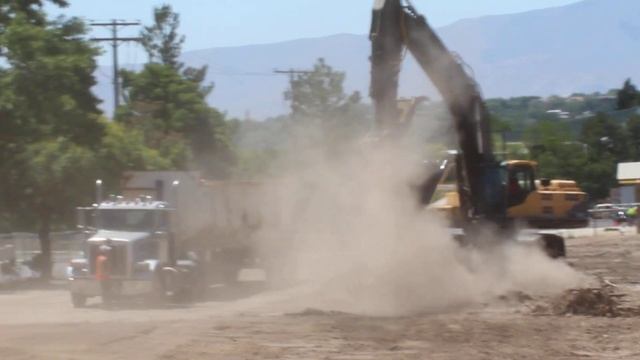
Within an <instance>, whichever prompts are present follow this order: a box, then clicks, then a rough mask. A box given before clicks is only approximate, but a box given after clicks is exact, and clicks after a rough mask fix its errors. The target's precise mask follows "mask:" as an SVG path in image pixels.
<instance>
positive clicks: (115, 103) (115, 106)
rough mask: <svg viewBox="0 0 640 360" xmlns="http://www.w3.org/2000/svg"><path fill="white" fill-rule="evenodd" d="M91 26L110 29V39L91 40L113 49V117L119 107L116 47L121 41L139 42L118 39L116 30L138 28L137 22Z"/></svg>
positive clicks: (94, 24)
mask: <svg viewBox="0 0 640 360" xmlns="http://www.w3.org/2000/svg"><path fill="white" fill-rule="evenodd" d="M89 25H91V26H106V27H111V37H108V38H91V40H92V41H96V42H104V41H108V42H111V46H112V48H113V114H114V115H115V113H116V110H118V106H120V81H119V77H118V76H119V72H120V69H119V68H118V46H119V45H120V44H119V43H120V42H123V41H141V40H142V38H140V37H118V28H119V27H120V26H139V25H140V22H139V21H124V20H115V19H114V20H111V21H110V22H92V23H90V24H89Z"/></svg>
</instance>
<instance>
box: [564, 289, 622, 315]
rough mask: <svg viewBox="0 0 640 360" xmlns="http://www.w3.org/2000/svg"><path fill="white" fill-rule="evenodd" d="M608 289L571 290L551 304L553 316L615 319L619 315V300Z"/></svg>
mask: <svg viewBox="0 0 640 360" xmlns="http://www.w3.org/2000/svg"><path fill="white" fill-rule="evenodd" d="M620 297H622V295H619V294H614V293H612V290H611V289H610V288H589V289H572V290H567V291H565V292H564V293H563V294H562V295H561V296H559V297H558V298H557V299H555V300H554V301H553V303H552V306H551V310H552V312H553V313H554V314H555V315H586V316H607V317H617V316H620V315H621V309H620V301H619V298H620Z"/></svg>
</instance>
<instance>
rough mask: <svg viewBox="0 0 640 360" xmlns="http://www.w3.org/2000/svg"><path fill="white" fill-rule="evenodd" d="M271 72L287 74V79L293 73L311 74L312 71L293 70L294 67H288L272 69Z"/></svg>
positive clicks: (291, 77)
mask: <svg viewBox="0 0 640 360" xmlns="http://www.w3.org/2000/svg"><path fill="white" fill-rule="evenodd" d="M273 73H274V74H280V75H289V79H293V75H309V74H312V73H313V71H311V70H295V69H289V70H279V69H273Z"/></svg>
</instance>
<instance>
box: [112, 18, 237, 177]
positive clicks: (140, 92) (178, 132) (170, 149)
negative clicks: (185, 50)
mask: <svg viewBox="0 0 640 360" xmlns="http://www.w3.org/2000/svg"><path fill="white" fill-rule="evenodd" d="M154 20H155V24H154V25H153V26H151V27H147V28H145V31H144V32H143V38H144V37H146V39H147V40H146V41H147V43H146V45H145V49H146V50H147V52H148V53H149V58H150V59H151V62H150V63H148V64H146V65H145V67H144V68H143V69H142V71H140V72H137V73H136V72H132V71H123V72H122V87H123V92H124V97H125V105H124V106H123V107H121V109H119V111H118V112H117V114H116V120H117V121H118V122H120V123H121V124H123V125H124V126H125V127H127V128H130V129H136V130H138V131H139V132H140V133H141V134H143V137H144V144H145V145H146V146H148V147H150V148H152V149H155V150H157V151H158V153H159V155H160V157H162V158H164V159H167V160H168V161H169V164H170V165H171V167H172V168H174V169H182V170H186V169H193V168H194V167H195V168H197V169H199V170H201V171H202V172H203V174H204V175H205V176H207V177H210V178H222V177H226V176H228V175H229V172H230V167H231V165H232V164H233V161H234V156H233V152H232V149H231V144H230V139H229V137H230V134H229V129H228V124H227V122H226V119H225V115H224V114H222V113H221V112H219V111H217V110H216V109H213V108H211V107H210V106H209V105H208V104H207V102H206V97H207V96H208V95H209V94H210V92H211V90H212V88H213V87H212V85H210V84H204V83H203V82H204V79H205V77H206V68H200V69H194V68H187V69H184V70H182V65H181V64H180V63H178V62H177V59H178V58H179V56H180V49H181V44H182V42H183V41H184V37H182V36H179V35H178V34H177V27H178V25H179V16H178V15H177V14H175V13H173V11H172V10H171V7H169V6H163V7H160V8H157V9H155V10H154ZM156 58H157V59H159V60H160V61H161V62H160V63H155V62H153V59H156Z"/></svg>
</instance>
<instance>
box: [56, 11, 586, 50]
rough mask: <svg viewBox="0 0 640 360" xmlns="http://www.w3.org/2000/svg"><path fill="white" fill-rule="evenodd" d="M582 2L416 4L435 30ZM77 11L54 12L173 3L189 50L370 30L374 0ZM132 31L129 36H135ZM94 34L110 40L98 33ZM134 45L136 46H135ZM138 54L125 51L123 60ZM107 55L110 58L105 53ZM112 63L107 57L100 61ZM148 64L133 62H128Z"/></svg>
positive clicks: (97, 16) (146, 17)
mask: <svg viewBox="0 0 640 360" xmlns="http://www.w3.org/2000/svg"><path fill="white" fill-rule="evenodd" d="M577 1H578V0H413V3H414V5H415V6H416V7H417V8H418V10H419V11H420V12H422V13H424V14H425V15H426V16H427V18H428V19H429V21H430V22H431V23H432V24H433V25H435V26H442V25H447V24H450V23H452V22H454V21H456V20H460V19H463V18H469V17H477V16H483V15H493V14H504V13H514V12H521V11H527V10H533V9H540V8H545V7H551V6H561V5H566V4H570V3H574V2H577ZM69 2H70V3H71V6H70V7H69V8H66V9H63V10H54V9H53V8H52V7H50V6H49V7H48V9H49V10H51V11H52V12H54V13H57V14H60V13H61V14H65V15H70V16H80V17H83V18H86V19H91V20H108V19H124V20H141V21H142V22H143V23H149V21H150V18H151V11H152V10H151V9H152V8H153V7H154V6H158V5H160V4H164V3H168V4H171V5H172V6H173V8H174V10H175V11H177V12H178V13H180V15H181V20H182V25H181V32H182V33H183V34H184V35H186V36H187V41H186V43H185V47H184V49H185V50H194V49H203V48H210V47H216V46H238V45H247V44H257V43H270V42H276V41H283V40H290V39H297V38H304V37H315V36H324V35H330V34H336V33H356V34H363V33H366V32H367V31H368V27H369V21H370V18H369V17H370V8H371V6H372V4H373V0H69ZM137 31H138V29H135V28H130V29H127V30H124V31H123V32H122V34H123V35H135V34H136V33H137ZM93 35H95V36H102V35H107V33H106V30H95V31H94V33H93ZM129 46H130V45H129ZM128 52H130V53H134V52H135V51H134V50H127V49H123V56H125V57H126V56H130V57H131V56H135V57H137V56H138V55H131V54H129V55H127V53H128ZM105 55H107V54H105ZM103 60H106V58H104V57H103V59H101V61H100V62H103ZM135 60H139V61H142V60H144V59H137V58H136V59H127V58H124V59H123V61H125V62H126V61H135Z"/></svg>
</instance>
